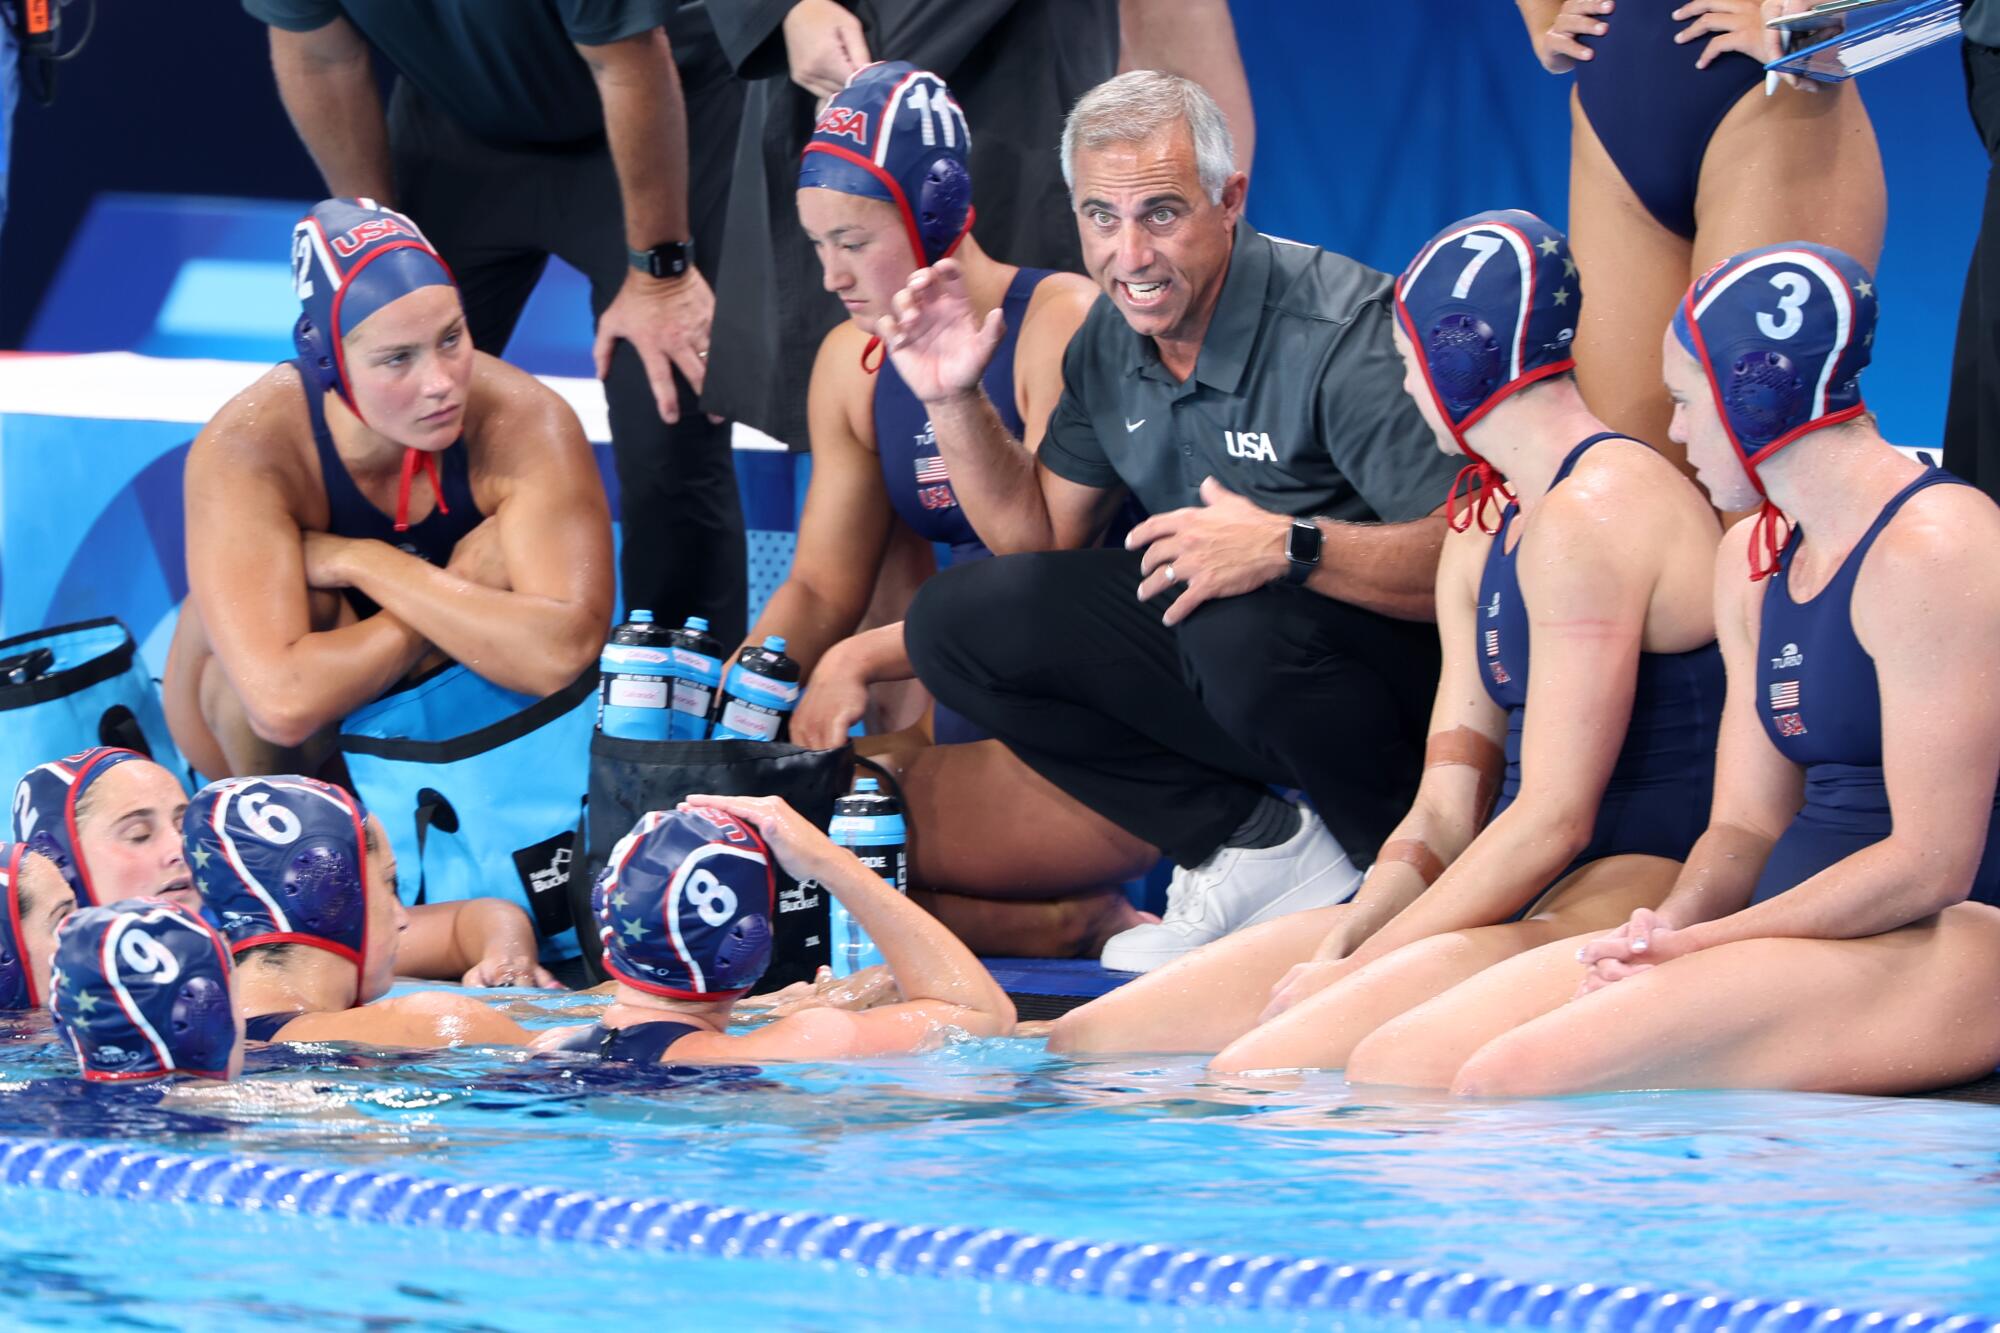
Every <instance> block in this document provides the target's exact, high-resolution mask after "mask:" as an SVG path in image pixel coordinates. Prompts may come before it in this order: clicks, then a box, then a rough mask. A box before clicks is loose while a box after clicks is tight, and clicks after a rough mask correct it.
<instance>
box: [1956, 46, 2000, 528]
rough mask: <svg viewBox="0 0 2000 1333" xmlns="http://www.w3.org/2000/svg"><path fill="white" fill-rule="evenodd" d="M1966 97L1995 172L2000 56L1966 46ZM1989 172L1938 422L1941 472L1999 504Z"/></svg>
mask: <svg viewBox="0 0 2000 1333" xmlns="http://www.w3.org/2000/svg"><path fill="white" fill-rule="evenodd" d="M1964 60H1965V94H1966V101H1967V102H1968V103H1969V105H1970V108H1971V111H1972V123H1973V126H1974V128H1976V129H1977V130H1978V131H1979V138H1980V141H1981V142H1982V143H1984V144H1985V145H1986V155H1987V157H1988V158H1989V159H1990V161H1991V162H1992V164H1993V167H2000V50H1996V49H1995V48H1993V47H1990V46H1981V45H1979V44H1978V43H1976V42H1967V43H1965V50H1964ZM1993 167H1989V168H1988V171H1987V175H1986V206H1985V211H1984V212H1983V213H1982V214H1981V215H1980V219H1979V240H1978V242H1977V243H1976V244H1974V246H1973V248H1972V263H1971V265H1970V266H1969V267H1968V268H1967V269H1966V274H1965V297H1964V300H1963V301H1962V302H1961V303H1960V305H1959V308H1958V343H1957V346H1956V347H1954V348H1953V350H1952V357H1951V399H1950V402H1949V404H1948V405H1947V406H1946V408H1945V414H1944V465H1945V466H1946V467H1947V468H1949V469H1951V470H1952V471H1953V472H1955V473H1957V474H1958V475H1959V476H1961V477H1963V478H1965V480H1967V481H1969V482H1971V483H1972V484H1973V485H1975V486H1977V487H1979V488H1980V489H1981V490H1983V491H1985V492H1986V493H1987V494H1988V495H1991V496H1995V497H2000V170H1994V169H1993Z"/></svg>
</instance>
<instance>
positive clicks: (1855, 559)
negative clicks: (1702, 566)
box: [1776, 467, 1972, 592]
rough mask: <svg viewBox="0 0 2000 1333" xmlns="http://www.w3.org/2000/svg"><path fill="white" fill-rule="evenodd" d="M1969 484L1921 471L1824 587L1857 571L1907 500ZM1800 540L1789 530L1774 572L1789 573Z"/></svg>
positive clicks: (1938, 470) (1933, 471)
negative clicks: (1932, 489) (1934, 489)
mask: <svg viewBox="0 0 2000 1333" xmlns="http://www.w3.org/2000/svg"><path fill="white" fill-rule="evenodd" d="M1971 484H1972V483H1970V482H1968V481H1966V480H1964V479H1963V478H1961V477H1957V476H1954V475H1953V474H1951V473H1949V472H1947V471H1945V470H1944V469H1943V468H1938V467H1932V468H1925V469H1924V471H1923V474H1922V475H1921V476H1919V477H1917V478H1916V479H1915V480H1913V481H1912V482H1911V483H1910V484H1909V485H1907V486H1905V487H1903V489H1902V490H1900V491H1897V492H1896V493H1895V494H1894V495H1892V496H1890V497H1889V503H1887V504H1885V505H1883V506H1882V512H1881V513H1879V514H1877V515H1875V521H1874V522H1873V523H1870V524H1869V525H1868V530H1867V531H1866V532H1864V533H1862V534H1861V540H1860V541H1858V542H1856V543H1854V549H1852V550H1851V551H1849V552H1848V553H1847V556H1846V558H1845V559H1843V560H1842V561H1841V562H1840V568H1839V569H1837V570H1835V571H1834V575H1833V578H1831V579H1829V580H1828V581H1827V587H1828V588H1831V587H1832V586H1833V585H1834V583H1836V582H1838V581H1839V580H1840V579H1842V578H1843V577H1845V576H1846V575H1847V574H1848V573H1849V571H1851V570H1857V569H1859V568H1860V567H1861V561H1862V560H1863V559H1865V558H1866V557H1867V555H1868V548H1870V547H1871V546H1873V545H1874V544H1875V539H1876V538H1877V537H1880V536H1881V535H1882V530H1883V529H1884V528H1886V527H1888V526H1889V522H1890V520H1892V519H1893V518H1895V517H1896V514H1897V513H1898V512H1899V511H1900V510H1901V509H1902V507H1903V506H1904V505H1906V504H1908V503H1909V502H1910V499H1911V497H1913V496H1914V495H1916V493H1917V492H1918V491H1922V490H1928V489H1929V488H1930V487H1932V486H1947V485H1948V486H1969V485H1971ZM1804 538H1805V534H1804V533H1803V532H1801V531H1800V530H1799V529H1797V528H1793V529H1792V534H1791V536H1790V537H1789V538H1788V539H1787V540H1786V542H1785V545H1784V549H1783V550H1781V551H1779V552H1777V555H1776V567H1777V568H1778V569H1782V570H1785V571H1787V572H1789V571H1790V569H1791V567H1792V557H1793V556H1795V555H1797V554H1798V549H1799V544H1800V542H1802V541H1803V540H1804ZM1823 591H1824V590H1822V592H1823Z"/></svg>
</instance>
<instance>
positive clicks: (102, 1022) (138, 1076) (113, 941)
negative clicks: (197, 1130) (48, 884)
mask: <svg viewBox="0 0 2000 1333" xmlns="http://www.w3.org/2000/svg"><path fill="white" fill-rule="evenodd" d="M231 971H232V969H231V968H230V964H229V948H228V946H227V945H226V944H224V943H223V940H222V936H220V935H219V934H217V933H216V931H215V928H214V927H213V926H211V925H209V924H208V923H207V922H206V921H203V920H202V919H201V917H199V916H198V915H196V914H195V913H194V912H192V911H190V910H189V909H187V908H185V907H182V906H180V905H179V904H176V903H170V902H167V901H165V900H164V899H158V898H133V899H128V900H126V901H124V902H120V903H113V904H112V905H111V906H109V907H86V908H84V909H83V910H82V911H80V912H77V913H76V914H75V915H73V916H71V917H70V918H69V919H68V920H66V921H65V922H63V924H62V929H61V930H60V931H58V932H57V945H56V960H55V984H54V987H53V989H52V991H51V993H50V995H49V1008H50V1010H51V1011H52V1012H53V1013H54V1014H55V1020H56V1031H57V1032H58V1033H60V1034H61V1035H62V1039H63V1040H64V1041H66V1042H68V1043H69V1045H70V1049H71V1050H73V1051H75V1052H76V1061H77V1066H78V1070H79V1072H80V1073H82V1075H83V1077H84V1078H85V1079H87V1080H89V1081H90V1082H93V1083H134V1082H150V1081H153V1080H156V1079H166V1078H175V1077H182V1076H185V1077H193V1078H212V1079H222V1080H225V1081H226V1080H228V1079H232V1078H235V1077H236V1076H237V1075H238V1074H239V1073H241V1072H242V1071H243V1019H242V1016H241V1015H240V1014H238V1013H237V1011H236V1008H235V1006H234V1004H232V1003H231V1000H230V976H231Z"/></svg>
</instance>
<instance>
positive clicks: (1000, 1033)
mask: <svg viewBox="0 0 2000 1333" xmlns="http://www.w3.org/2000/svg"><path fill="white" fill-rule="evenodd" d="M773 859H775V860H776V861H777V863H778V864H779V865H781V866H783V867H784V869H785V871H786V873H788V874H790V875H792V876H793V877H794V878H796V879H798V880H800V881H805V880H813V881H816V882H817V883H818V884H819V886H820V887H821V888H822V889H825V890H826V891H827V892H829V893H831V894H833V896H834V897H835V898H837V899H839V900H840V902H841V903H842V905H844V906H845V907H846V908H847V910H848V911H849V912H850V913H852V914H853V916H854V919H855V920H856V921H858V922H859V923H860V924H861V927H862V929H864V930H866V931H867V932H868V937H869V939H871V940H873V941H874V942H875V945H876V947H877V948H879V949H881V951H882V956H883V957H884V959H886V960H887V966H888V969H889V971H890V973H891V974H892V975H893V976H894V977H895V980H896V985H897V987H898V989H899V990H900V991H901V992H902V997H903V998H902V999H901V1001H900V1002H898V1003H894V1004H885V1005H881V1006H878V1007H876V1008H873V1009H869V1010H867V1011H866V1012H862V1013H855V1012H850V1011H848V1010H844V1009H833V1008H813V1009H807V1010H804V1011H802V1012H799V1013H795V1014H792V1015H790V1016H788V1017H785V1018H780V1019H777V1020H775V1021H774V1022H771V1023H767V1024H765V1025H764V1026H763V1027H760V1028H757V1029H756V1030H755V1031H751V1032H745V1033H740V1034H732V1033H731V1032H730V1031H729V1021H730V1017H731V1014H732V1011H733V1010H734V1009H735V1006H736V1002H737V1000H739V999H740V998H742V996H743V995H745V994H746V993H747V992H748V991H749V989H750V988H751V987H752V986H754V985H756V984H757V980H758V978H760V977H761V976H763V974H764V969H765V967H766V966H768V965H769V963H770V961H771V941H772V934H771V931H772V921H773V919H774V915H775V912H776V910H777V902H776V889H775V887H774V881H773V877H772V874H771V861H772V860H773ZM592 902H593V904H594V906H595V907H596V910H597V919H598V924H599V928H600V933H601V934H602V936H603V939H604V964H605V968H606V970H608V971H609V972H610V973H611V975H612V978H613V980H614V981H615V983H616V985H615V988H614V991H613V997H612V1003H611V1007H610V1008H609V1009H607V1010H606V1011H605V1012H604V1015H603V1016H602V1017H601V1018H600V1019H598V1021H597V1022H596V1023H594V1024H591V1025H590V1026H588V1027H569V1028H556V1029H553V1030H551V1031H549V1032H546V1033H543V1034H541V1035H540V1036H538V1037H537V1038H536V1039H535V1041H534V1043H533V1044H534V1047H535V1048H536V1049H537V1050H545V1051H587V1052H595V1053H597V1054H601V1055H604V1056H607V1057H609V1058H612V1059H619V1060H630V1061H634V1062H636V1063H648V1064H650V1063H656V1062H668V1063H673V1064H757V1063H763V1062H767V1061H787V1060H857V1059H866V1058H868V1057H870V1056H884V1055H905V1054H909V1053H911V1052H915V1051H924V1050H930V1049H932V1048H933V1047H936V1046H938V1045H941V1044H943V1042H944V1041H946V1040H947V1039H948V1038H949V1037H950V1036H951V1035H952V1034H954V1033H964V1034H967V1035H970V1036H975V1037H1005V1036H1008V1035H1010V1034H1012V1032H1013V1030H1014V1005H1013V1002H1012V1001H1011V1000H1009V999H1008V998H1007V993H1006V992H1005V991H1003V990H1001V989H1000V986H999V984H998V983H997V982H995V981H994V980H993V978H992V976H991V975H990V974H989V973H988V972H987V971H986V969H985V968H984V967H983V966H981V964H980V962H979V960H978V959H977V958H975V957H973V955H972V951H971V950H969V949H967V948H966V947H965V945H963V944H961V943H960V942H959V941H958V939H957V937H956V936H954V935H953V934H952V933H951V932H950V931H949V930H947V929H946V928H945V927H944V926H943V925H942V924H941V923H939V922H938V921H937V920H936V919H935V918H934V917H932V916H931V915H930V914H929V913H927V912H925V911H924V910H923V909H922V908H920V907H918V906H917V905H916V904H914V903H912V902H910V901H909V900H908V899H907V898H905V897H903V895H902V894H900V893H898V892H896V890H895V889H893V888H891V887H889V885H888V884H886V883H884V882H883V880H882V879H881V877H880V876H878V875H876V874H875V873H874V872H873V871H870V870H869V869H867V868H866V867H864V866H863V865H862V864H861V862H860V861H858V860H856V859H855V857H854V854H853V853H852V852H849V851H847V850H846V849H845V848H842V847H836V846H835V845H834V844H833V843H832V842H831V841H830V840H829V839H828V838H827V836H826V835H825V834H824V833H822V832H820V831H819V829H818V828H816V827H814V826H813V824H812V823H811V822H810V821H808V820H806V819H805V818H804V817H802V816H801V815H799V813H798V812H797V811H795V810H793V809H792V808H791V807H790V806H789V805H787V804H786V803H785V802H784V801H782V800H780V799H779V798H777V797H775V796H690V797H688V799H687V800H686V801H684V802H682V803H681V805H680V807H679V808H678V809H677V810H670V811H661V810H656V811H653V812H652V813H650V814H647V815H646V816H645V817H644V818H642V819H641V820H640V821H639V823H638V824H637V825H636V826H635V827H634V828H633V829H632V831H631V832H630V833H628V834H626V835H625V837H624V838H623V839H622V840H620V842H619V843H618V845H617V847H615V848H614V849H613V850H612V853H611V861H610V864H609V865H607V866H606V867H605V869H604V873H603V874H602V875H601V876H599V878H598V882H597V885H596V888H595V889H594V890H593V893H592Z"/></svg>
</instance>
